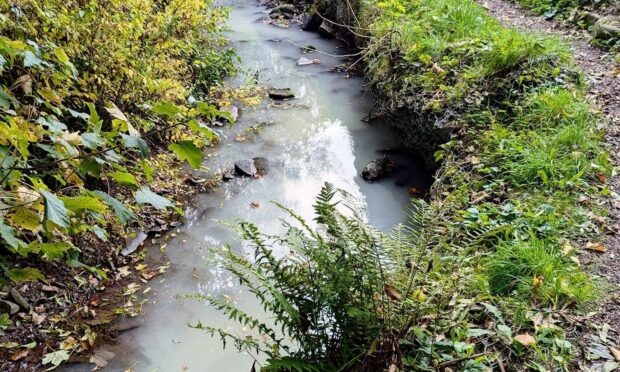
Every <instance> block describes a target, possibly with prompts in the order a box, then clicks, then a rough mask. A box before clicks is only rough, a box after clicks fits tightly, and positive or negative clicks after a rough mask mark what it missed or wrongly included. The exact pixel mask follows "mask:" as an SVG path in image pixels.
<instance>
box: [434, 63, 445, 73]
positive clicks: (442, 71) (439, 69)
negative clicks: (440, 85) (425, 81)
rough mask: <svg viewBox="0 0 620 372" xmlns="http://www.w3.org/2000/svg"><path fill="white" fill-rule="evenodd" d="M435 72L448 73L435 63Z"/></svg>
mask: <svg viewBox="0 0 620 372" xmlns="http://www.w3.org/2000/svg"><path fill="white" fill-rule="evenodd" d="M433 72H434V73H436V74H443V73H444V72H446V70H444V69H443V68H441V66H439V65H438V64H437V63H433Z"/></svg>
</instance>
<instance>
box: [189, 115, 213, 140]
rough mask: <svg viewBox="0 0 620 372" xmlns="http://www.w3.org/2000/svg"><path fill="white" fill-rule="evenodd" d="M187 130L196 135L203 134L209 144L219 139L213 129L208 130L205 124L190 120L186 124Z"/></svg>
mask: <svg viewBox="0 0 620 372" xmlns="http://www.w3.org/2000/svg"><path fill="white" fill-rule="evenodd" d="M187 126H188V127H189V129H190V130H191V131H192V132H194V133H196V134H204V135H205V137H207V139H208V140H209V141H211V142H215V141H217V140H219V139H220V135H219V134H218V133H217V132H215V131H214V130H213V129H211V128H209V127H208V126H207V125H206V124H205V123H203V122H200V121H198V120H195V119H192V120H190V121H189V122H188V123H187Z"/></svg>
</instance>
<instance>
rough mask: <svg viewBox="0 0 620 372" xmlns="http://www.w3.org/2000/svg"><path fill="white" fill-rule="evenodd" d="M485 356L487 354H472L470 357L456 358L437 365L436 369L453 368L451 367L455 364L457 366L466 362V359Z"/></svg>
mask: <svg viewBox="0 0 620 372" xmlns="http://www.w3.org/2000/svg"><path fill="white" fill-rule="evenodd" d="M487 354H489V353H488V352H487V353H478V354H473V355H470V356H467V357H462V358H457V359H452V360H448V361H445V362H442V363H439V364H438V365H437V368H443V367H449V366H453V365H455V364H459V363H461V362H463V361H466V360H468V359H473V358H478V357H481V356H483V355H487Z"/></svg>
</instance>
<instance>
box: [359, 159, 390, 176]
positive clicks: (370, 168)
mask: <svg viewBox="0 0 620 372" xmlns="http://www.w3.org/2000/svg"><path fill="white" fill-rule="evenodd" d="M394 170H396V163H395V162H394V160H392V159H391V158H381V159H375V160H373V161H371V162H370V163H368V165H366V166H365V167H364V169H363V170H362V178H363V179H364V181H366V182H374V181H377V180H380V179H382V178H385V177H388V176H389V175H391V174H392V173H393V172H394Z"/></svg>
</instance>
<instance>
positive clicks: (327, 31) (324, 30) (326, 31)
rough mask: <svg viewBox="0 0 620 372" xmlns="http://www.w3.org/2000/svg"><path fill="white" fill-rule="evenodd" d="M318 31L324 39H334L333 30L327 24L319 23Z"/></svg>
mask: <svg viewBox="0 0 620 372" xmlns="http://www.w3.org/2000/svg"><path fill="white" fill-rule="evenodd" d="M318 31H319V35H321V37H322V38H324V39H332V38H333V37H334V29H333V28H332V27H331V26H330V25H328V24H327V22H323V23H321V27H319V30H318Z"/></svg>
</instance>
